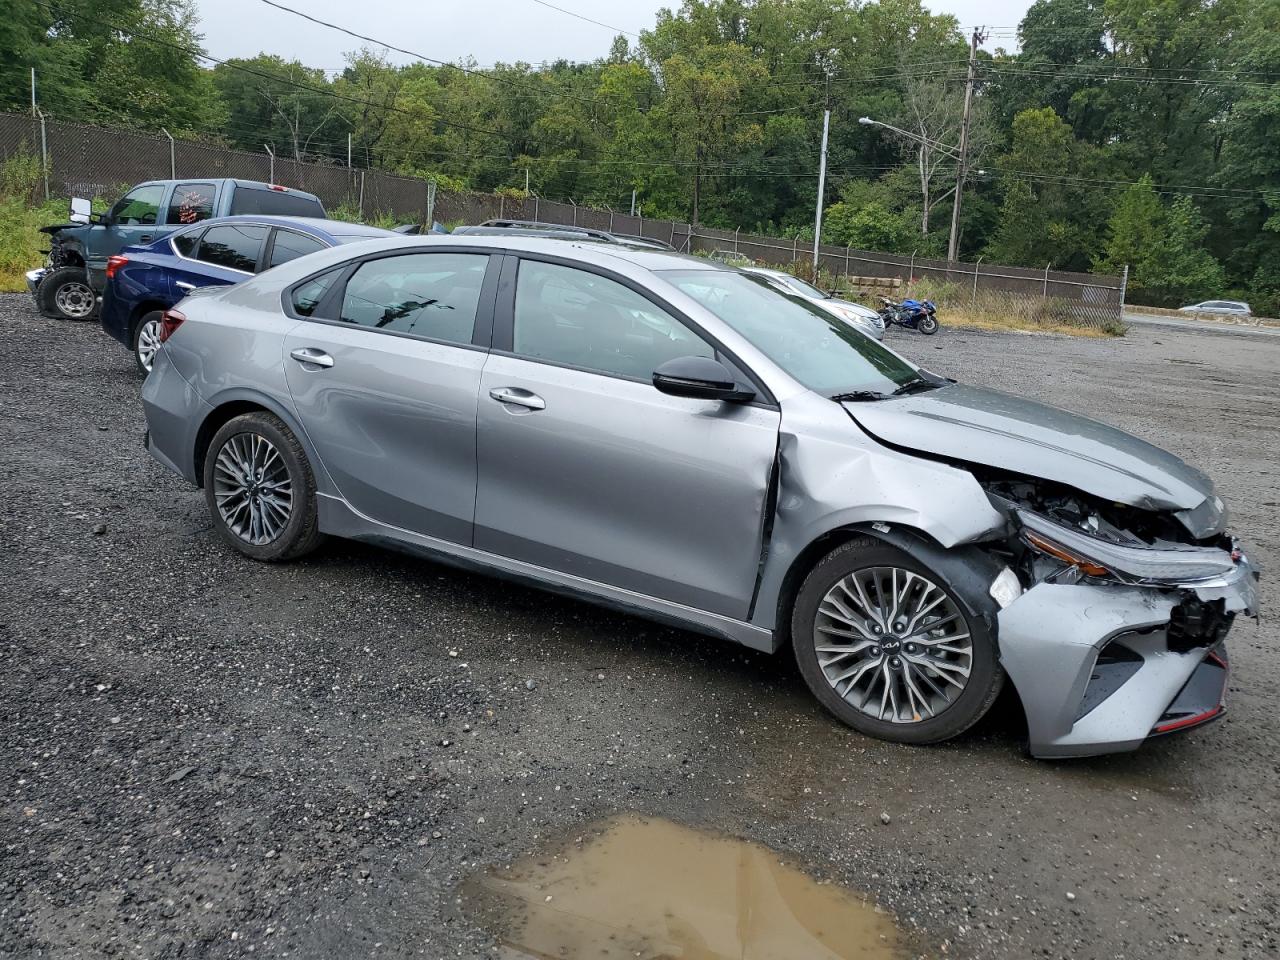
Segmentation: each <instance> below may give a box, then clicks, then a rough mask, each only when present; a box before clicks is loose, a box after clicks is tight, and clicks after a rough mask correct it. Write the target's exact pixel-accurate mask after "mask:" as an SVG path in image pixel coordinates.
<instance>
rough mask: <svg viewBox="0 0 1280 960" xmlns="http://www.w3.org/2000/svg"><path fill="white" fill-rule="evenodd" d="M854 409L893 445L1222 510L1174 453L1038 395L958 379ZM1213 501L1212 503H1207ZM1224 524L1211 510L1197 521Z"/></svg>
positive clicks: (1117, 493)
mask: <svg viewBox="0 0 1280 960" xmlns="http://www.w3.org/2000/svg"><path fill="white" fill-rule="evenodd" d="M844 407H845V409H846V410H848V411H849V414H850V415H851V416H852V417H853V418H854V420H856V421H857V422H858V424H859V425H860V426H862V428H863V429H864V430H866V431H867V432H868V433H870V434H871V435H872V436H873V437H875V438H876V439H878V440H881V441H884V442H885V443H887V444H889V445H891V446H895V447H902V448H907V449H910V450H919V451H920V452H922V453H931V454H934V455H936V456H941V457H947V458H949V459H954V460H963V461H966V462H969V463H977V464H983V465H986V466H991V467H997V468H999V469H1002V470H1008V471H1010V472H1012V473H1020V474H1023V475H1024V476H1029V477H1038V478H1040V479H1042V480H1052V481H1056V482H1058V483H1063V484H1066V485H1067V486H1070V487H1074V488H1075V489H1077V490H1082V491H1084V492H1085V493H1090V494H1093V495H1094V496H1096V497H1101V498H1103V499H1106V500H1110V501H1113V502H1115V503H1124V504H1128V505H1130V506H1134V507H1141V508H1144V509H1148V510H1173V511H1190V510H1195V508H1197V507H1201V506H1202V505H1205V506H1206V507H1207V509H1204V510H1200V511H1197V514H1206V513H1212V514H1215V515H1219V514H1221V512H1222V507H1221V503H1220V501H1218V500H1217V498H1216V497H1214V495H1213V483H1212V481H1210V480H1209V478H1208V477H1206V476H1205V475H1204V474H1203V473H1201V472H1200V471H1199V470H1197V469H1195V468H1194V467H1191V466H1189V465H1188V464H1186V463H1184V462H1183V461H1182V460H1180V459H1179V458H1177V457H1175V456H1174V455H1173V454H1171V453H1168V452H1166V451H1164V450H1161V449H1160V448H1159V447H1156V446H1153V445H1151V444H1149V443H1147V442H1146V441H1145V440H1139V439H1138V438H1137V437H1135V436H1132V435H1131V434H1128V433H1125V432H1124V431H1123V430H1117V429H1116V428H1115V427H1109V426H1107V425H1106V424H1104V423H1099V422H1098V421H1096V420H1090V419H1089V418H1087V417H1081V416H1078V415H1076V414H1074V413H1068V412H1067V411H1066V410H1059V409H1058V408H1057V407H1050V406H1048V405H1046V404H1043V403H1037V402H1035V401H1034V400H1024V399H1022V398H1021V397H1015V396H1011V395H1010V394H1007V393H1001V392H1000V391H998V390H986V389H983V388H981V387H971V386H968V385H965V384H952V385H949V386H945V387H940V388H939V389H936V390H930V391H927V392H924V393H918V394H909V395H907V396H904V397H900V398H898V399H895V400H880V401H875V402H869V403H852V402H850V403H845V405H844ZM1207 499H1211V501H1212V505H1206V504H1205V502H1206V500H1207ZM1205 521H1210V522H1209V523H1208V524H1206V523H1205ZM1186 522H1187V521H1186V520H1185V519H1184V523H1186ZM1189 525H1190V524H1189ZM1215 525H1216V524H1215V523H1213V522H1212V521H1211V520H1210V518H1209V517H1201V518H1200V520H1199V522H1197V523H1196V524H1195V526H1201V527H1205V526H1215Z"/></svg>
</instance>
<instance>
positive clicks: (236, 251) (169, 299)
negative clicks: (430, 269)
mask: <svg viewBox="0 0 1280 960" xmlns="http://www.w3.org/2000/svg"><path fill="white" fill-rule="evenodd" d="M390 236H395V234H393V233H392V232H391V231H390V230H382V229H379V228H378V227H369V226H365V225H364V224H361V223H343V222H342V221H339V220H320V219H312V218H308V217H254V216H242V217H220V218H218V219H215V220H205V221H203V222H201V223H198V224H195V225H194V226H191V227H189V228H187V229H185V230H178V231H176V232H174V233H171V234H168V235H167V236H164V237H161V238H160V239H159V240H156V241H155V242H154V243H150V244H146V245H145V246H135V247H125V248H124V249H123V250H122V251H120V253H119V254H118V255H117V256H114V257H111V258H110V259H109V260H108V261H107V285H106V289H105V290H104V291H103V295H102V312H101V319H102V328H103V329H104V330H106V331H107V333H109V334H111V336H113V337H115V338H116V339H117V340H119V341H120V342H121V343H122V344H124V345H125V346H126V347H128V348H129V349H130V350H131V351H133V355H134V357H135V359H136V360H137V362H138V368H139V369H140V370H142V372H143V373H144V374H145V373H148V372H149V371H150V370H151V360H152V358H153V357H154V356H155V353H156V350H157V348H158V347H159V345H160V331H161V329H162V327H163V317H164V311H166V310H168V309H169V308H170V307H172V306H173V305H174V304H176V303H177V302H178V301H179V300H181V299H182V298H183V297H185V296H186V295H187V294H189V293H190V292H191V291H192V290H195V289H196V288H197V287H208V286H215V285H219V286H221V285H227V284H233V283H239V282H240V281H242V280H247V279H248V278H249V277H251V276H253V275H254V274H256V273H261V272H262V271H264V270H268V269H270V268H271V267H276V266H279V265H280V264H282V263H288V262H289V261H290V260H296V259H297V258H298V257H302V256H306V255H307V254H308V253H314V252H315V251H317V250H324V249H326V248H328V247H336V246H338V245H339V244H343V243H353V242H355V241H357V240H369V239H371V238H373V237H390Z"/></svg>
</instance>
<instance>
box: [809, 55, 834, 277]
mask: <svg viewBox="0 0 1280 960" xmlns="http://www.w3.org/2000/svg"><path fill="white" fill-rule="evenodd" d="M830 128H831V68H830V67H828V68H827V103H826V106H825V107H824V108H823V110H822V157H821V159H819V161H818V209H817V212H816V213H815V214H814V218H813V279H814V281H815V282H816V281H817V279H818V256H819V254H818V246H819V244H820V243H821V242H822V201H823V199H824V197H825V196H826V192H827V131H828V130H829V129H830Z"/></svg>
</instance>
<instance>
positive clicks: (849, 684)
mask: <svg viewBox="0 0 1280 960" xmlns="http://www.w3.org/2000/svg"><path fill="white" fill-rule="evenodd" d="M877 584H880V585H883V587H884V588H885V594H894V591H898V595H899V596H901V598H902V599H901V600H899V601H890V600H889V599H888V597H887V596H884V595H881V594H880V593H879V590H880V589H881V587H880V586H877ZM890 584H892V586H890ZM926 587H927V588H929V589H927V588H926ZM860 594H861V596H863V597H866V599H867V601H868V603H869V607H870V608H874V609H872V616H867V609H868V608H863V607H862V605H861V601H860V599H859V595H860ZM935 601H937V603H936V605H935V606H932V607H931V608H929V609H925V608H928V607H929V605H930V604H934V602H935ZM881 604H883V605H884V607H883V609H884V610H888V611H891V613H892V615H891V616H883V617H881V618H880V619H881V620H884V621H887V622H886V623H885V624H884V625H883V626H881V625H880V623H879V622H877V621H876V620H875V619H874V617H875V615H876V613H877V611H880V610H881V609H882V607H881ZM922 610H924V612H923V613H921V612H920V611H922ZM791 644H792V648H793V649H794V652H795V657H796V662H797V664H799V667H800V673H801V674H802V675H803V676H804V679H805V682H806V683H807V684H808V685H809V689H810V690H811V691H812V692H813V695H814V696H815V697H817V699H818V702H819V703H821V704H822V705H823V706H824V707H826V708H827V709H828V710H829V711H831V713H833V714H835V716H836V717H837V718H838V719H839V720H840V721H842V722H843V723H845V724H847V725H848V726H850V727H852V728H853V729H855V730H857V731H858V732H859V733H864V734H866V735H867V736H871V737H877V738H879V739H881V740H891V741H894V742H896V743H909V744H928V743H938V742H940V741H942V740H949V739H951V738H952V737H955V736H958V735H959V734H961V733H963V732H964V731H965V730H967V729H969V727H971V726H973V725H974V724H975V723H977V722H978V720H980V719H981V718H982V716H983V715H984V714H985V713H986V712H987V711H988V710H989V709H990V708H991V705H992V704H993V703H995V700H996V697H997V696H998V695H999V693H1000V689H1001V687H1002V686H1003V685H1004V670H1003V669H1002V668H1001V667H1000V664H999V660H998V653H997V650H996V642H995V638H994V637H993V636H992V635H991V633H990V631H989V630H988V629H987V626H986V624H985V623H983V622H982V619H981V618H980V617H977V616H973V615H972V614H971V613H970V612H969V609H968V606H967V605H966V604H965V603H964V602H963V601H962V600H961V599H960V598H959V596H958V594H957V593H956V590H955V588H954V587H953V586H952V585H951V584H950V583H948V582H947V581H946V579H944V578H943V577H942V576H940V575H939V574H938V573H937V572H935V571H933V570H930V569H929V568H928V567H926V566H925V565H924V564H922V563H920V562H919V561H917V560H916V559H915V558H914V557H912V556H911V555H910V554H908V553H905V552H904V551H902V550H899V549H898V548H896V547H892V546H890V545H889V544H887V543H885V542H884V541H882V540H878V539H876V538H874V537H859V538H857V539H856V540H852V541H850V542H849V543H846V544H844V545H843V546H840V547H837V548H836V549H835V550H833V551H831V553H829V554H827V556H826V557H825V558H823V560H822V561H821V562H820V563H819V564H818V565H817V566H816V567H814V568H813V570H812V572H810V574H809V576H808V577H806V578H805V581H804V583H803V584H802V586H801V587H800V592H799V593H798V594H797V595H796V601H795V605H794V607H793V608H792V616H791ZM819 648H822V649H821V650H820V649H819Z"/></svg>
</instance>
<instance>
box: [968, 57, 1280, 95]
mask: <svg viewBox="0 0 1280 960" xmlns="http://www.w3.org/2000/svg"><path fill="white" fill-rule="evenodd" d="M985 69H987V70H989V71H991V72H992V73H996V74H1004V75H1006V76H1017V77H1049V78H1056V79H1062V80H1079V79H1085V80H1101V81H1112V80H1113V81H1116V82H1118V83H1138V84H1149V85H1156V86H1161V85H1176V86H1194V87H1259V88H1264V89H1266V88H1271V87H1276V86H1280V82H1266V81H1261V80H1217V79H1211V80H1202V79H1199V78H1196V77H1139V76H1133V75H1128V76H1126V75H1124V74H1117V73H1111V74H1106V73H1100V72H1097V71H1093V70H1074V71H1063V70H1043V69H1038V68H1037V67H1036V66H1034V65H1031V64H1025V65H1024V64H1002V63H991V64H986V65H985Z"/></svg>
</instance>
